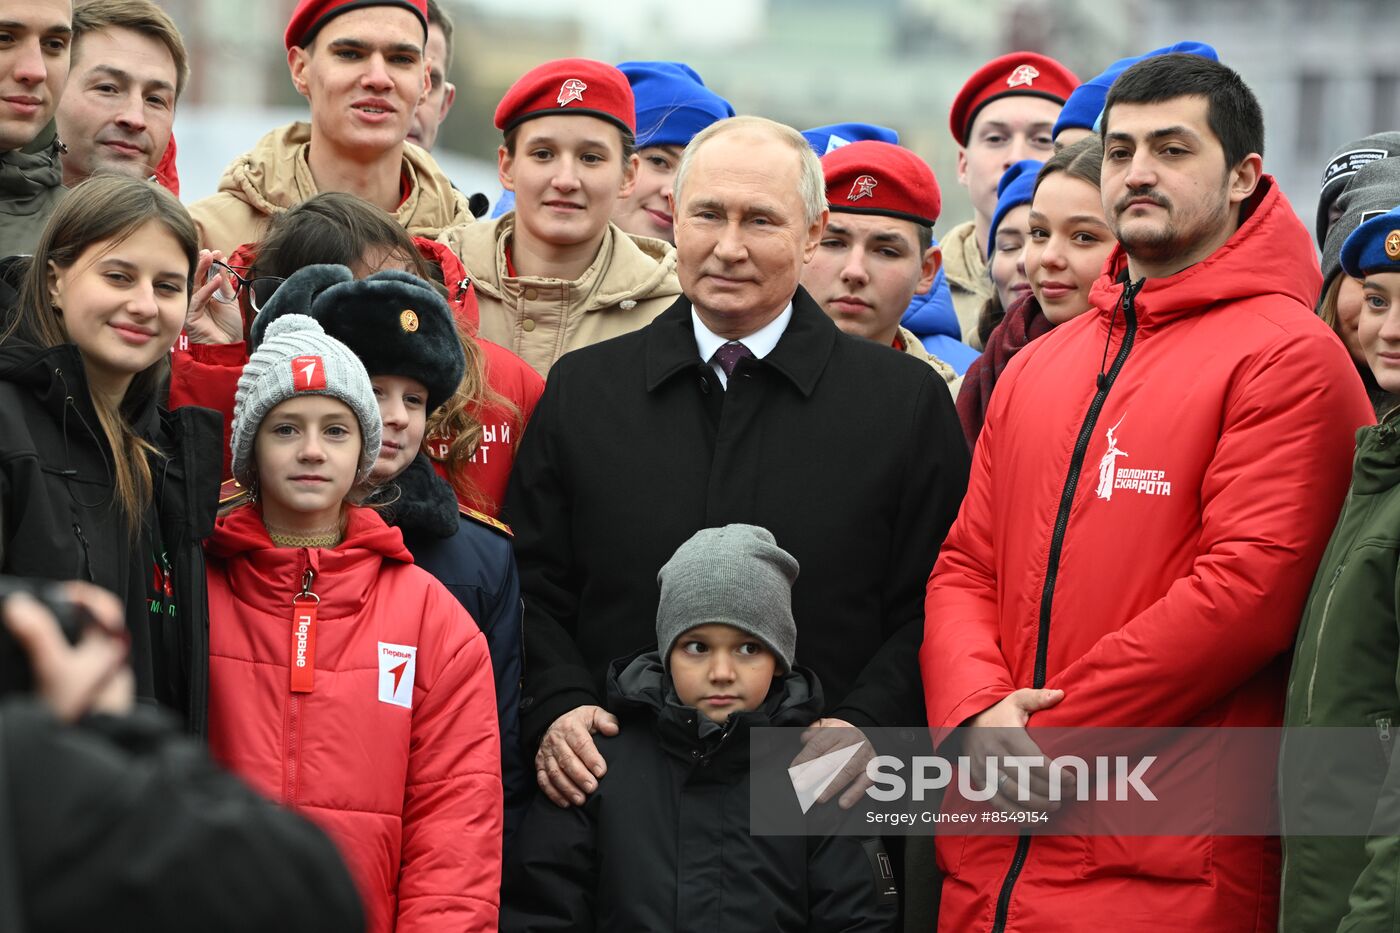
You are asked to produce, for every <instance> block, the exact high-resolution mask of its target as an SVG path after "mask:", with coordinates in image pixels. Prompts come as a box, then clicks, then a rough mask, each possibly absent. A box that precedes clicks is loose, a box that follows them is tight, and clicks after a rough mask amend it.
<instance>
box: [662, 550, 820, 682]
mask: <svg viewBox="0 0 1400 933" xmlns="http://www.w3.org/2000/svg"><path fill="white" fill-rule="evenodd" d="M796 579H797V560H796V559H795V558H793V556H792V555H791V554H789V553H788V552H787V551H784V550H783V549H782V548H780V547H778V542H777V540H776V539H775V538H774V537H773V533H772V532H770V531H769V530H768V529H766V528H759V527H758V526H756V525H725V526H724V527H723V528H706V529H704V530H702V531H697V532H696V533H695V534H694V535H693V536H692V537H691V538H690V540H689V541H687V542H685V544H682V545H681V546H680V547H679V548H677V549H676V553H675V554H673V555H671V559H670V560H668V561H667V562H666V566H664V567H662V568H661V572H660V573H659V574H657V576H656V582H657V583H659V584H660V585H661V604H660V606H658V607H657V610H656V645H657V647H658V648H659V649H660V651H661V664H662V666H663V667H667V666H668V662H669V657H670V654H671V649H672V648H674V647H675V645H676V640H677V639H678V638H680V637H681V635H683V634H684V633H685V632H687V631H689V630H690V629H693V628H695V627H696V626H697V625H706V624H708V623H712V622H718V623H721V624H724V625H732V626H733V627H734V628H737V629H739V630H740V631H742V632H747V633H748V634H750V635H752V636H754V637H755V638H757V639H758V640H759V641H762V642H763V643H764V644H765V645H767V646H768V648H769V649H770V650H771V651H772V652H773V654H774V655H775V656H776V657H777V659H778V663H779V665H780V666H781V667H782V669H783V670H784V671H790V670H792V660H793V654H794V652H795V651H796V648H797V623H796V622H795V621H794V620H793V618H792V584H793V581H794V580H796Z"/></svg>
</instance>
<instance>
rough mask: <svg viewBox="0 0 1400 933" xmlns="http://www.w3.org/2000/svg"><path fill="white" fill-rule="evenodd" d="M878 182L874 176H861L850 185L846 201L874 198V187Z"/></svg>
mask: <svg viewBox="0 0 1400 933" xmlns="http://www.w3.org/2000/svg"><path fill="white" fill-rule="evenodd" d="M878 184H879V182H878V181H877V180H876V179H875V176H874V175H862V176H860V177H859V178H857V179H856V180H855V184H853V185H851V193H850V194H848V195H846V200H848V201H859V200H860V199H861V198H873V197H875V186H876V185H878Z"/></svg>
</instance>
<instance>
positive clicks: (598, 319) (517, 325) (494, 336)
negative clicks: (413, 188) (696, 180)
mask: <svg viewBox="0 0 1400 933" xmlns="http://www.w3.org/2000/svg"><path fill="white" fill-rule="evenodd" d="M513 229H515V212H514V211H512V212H510V213H508V214H505V215H504V216H502V217H498V218H497V219H496V220H493V221H490V222H489V223H476V224H471V225H469V226H465V227H457V228H455V229H453V230H451V231H449V232H448V233H447V234H445V235H443V236H442V237H439V239H440V240H441V241H442V242H443V243H446V244H447V245H448V246H449V247H451V249H452V250H453V251H454V252H455V253H457V255H459V256H461V257H462V263H463V264H464V265H465V266H466V267H467V274H468V275H470V276H471V277H472V281H473V282H474V283H475V285H476V300H477V302H478V304H480V306H481V336H483V337H485V338H486V339H487V340H491V341H494V342H495V343H499V344H500V345H501V346H503V347H506V348H507V349H509V350H511V351H513V352H514V353H516V354H517V355H518V356H520V357H521V358H522V359H523V360H525V362H527V363H529V364H530V365H531V366H533V367H534V368H535V371H536V372H538V373H539V374H540V375H541V376H544V375H546V374H547V373H548V372H549V368H550V367H551V366H553V365H554V361H555V360H557V359H559V357H561V356H563V355H564V354H565V353H567V352H569V351H570V350H577V349H578V348H580V347H587V346H590V345H592V344H595V343H598V342H600V341H603V340H607V339H608V338H609V337H617V336H620V335H622V334H627V333H631V332H632V331H634V330H637V329H639V328H641V327H644V326H645V325H647V324H649V323H651V320H652V319H653V318H655V317H656V316H657V315H658V314H660V313H661V312H662V311H665V310H666V309H667V308H669V307H670V306H671V305H672V304H673V303H674V302H675V300H676V298H677V296H679V295H680V293H681V283H680V280H679V279H677V278H676V251H675V249H673V248H672V247H671V245H670V244H669V243H665V242H662V241H661V240H653V239H651V238H650V237H633V236H629V235H627V234H626V233H623V232H622V231H621V230H620V229H618V228H617V227H616V226H615V225H613V224H611V223H610V224H608V230H607V234H606V235H605V236H604V237H603V245H602V247H601V248H600V249H599V250H598V256H597V258H596V259H594V260H593V265H591V266H589V267H588V269H587V270H586V271H585V272H584V273H583V275H582V276H580V277H579V278H578V279H577V280H575V281H573V282H566V281H564V280H563V279H547V278H538V277H534V276H523V275H522V276H516V277H514V278H511V277H510V276H508V275H507V274H506V254H505V244H506V241H507V240H508V238H509V237H510V234H511V231H512V230H513Z"/></svg>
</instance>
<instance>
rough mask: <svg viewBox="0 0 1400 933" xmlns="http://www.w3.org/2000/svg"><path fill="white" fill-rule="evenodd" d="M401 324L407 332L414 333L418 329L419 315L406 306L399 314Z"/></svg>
mask: <svg viewBox="0 0 1400 933" xmlns="http://www.w3.org/2000/svg"><path fill="white" fill-rule="evenodd" d="M399 326H400V327H402V328H403V332H404V333H405V334H411V333H413V332H414V331H416V330H418V315H417V314H416V313H415V312H414V311H413V310H412V309H411V308H405V309H404V310H403V313H402V314H400V315H399Z"/></svg>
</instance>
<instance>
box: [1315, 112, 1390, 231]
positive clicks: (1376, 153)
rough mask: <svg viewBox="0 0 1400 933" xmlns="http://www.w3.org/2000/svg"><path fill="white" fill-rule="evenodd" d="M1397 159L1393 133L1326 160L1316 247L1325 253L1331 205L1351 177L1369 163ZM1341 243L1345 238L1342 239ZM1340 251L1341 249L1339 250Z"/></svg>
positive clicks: (1354, 145)
mask: <svg viewBox="0 0 1400 933" xmlns="http://www.w3.org/2000/svg"><path fill="white" fill-rule="evenodd" d="M1396 156H1400V133H1397V132H1395V131H1393V130H1390V131H1387V132H1384V133H1372V134H1371V135H1370V136H1363V137H1361V138H1360V139H1357V140H1354V141H1352V142H1349V143H1347V144H1346V145H1345V146H1342V147H1341V148H1340V149H1338V150H1337V151H1336V152H1334V153H1332V158H1330V159H1328V160H1327V167H1326V168H1324V169H1323V170H1322V187H1321V189H1320V190H1319V191H1318V194H1317V245H1318V246H1319V247H1321V248H1323V249H1324V250H1325V249H1326V243H1327V231H1328V228H1330V227H1331V223H1330V215H1331V212H1332V205H1333V204H1335V203H1336V201H1337V198H1339V197H1341V194H1342V192H1343V191H1345V190H1347V188H1349V187H1350V186H1351V179H1352V177H1353V176H1354V175H1355V174H1356V173H1357V172H1359V171H1360V170H1361V169H1363V168H1365V167H1366V166H1367V165H1370V164H1371V163H1372V162H1376V161H1380V160H1382V159H1393V158H1395V157H1396ZM1342 239H1343V240H1345V239H1346V237H1342ZM1339 248H1340V247H1339Z"/></svg>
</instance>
